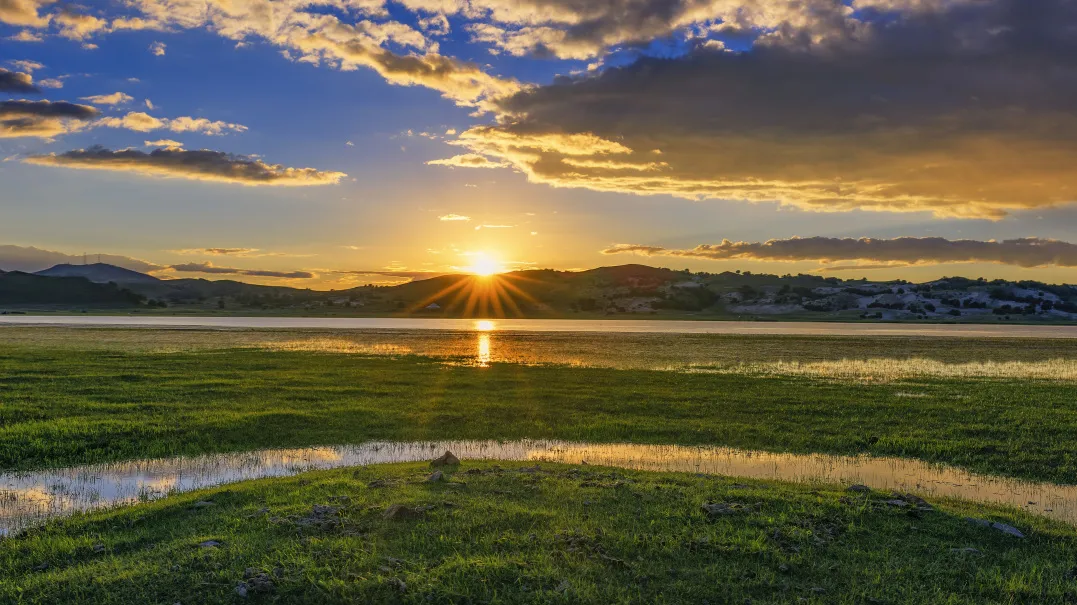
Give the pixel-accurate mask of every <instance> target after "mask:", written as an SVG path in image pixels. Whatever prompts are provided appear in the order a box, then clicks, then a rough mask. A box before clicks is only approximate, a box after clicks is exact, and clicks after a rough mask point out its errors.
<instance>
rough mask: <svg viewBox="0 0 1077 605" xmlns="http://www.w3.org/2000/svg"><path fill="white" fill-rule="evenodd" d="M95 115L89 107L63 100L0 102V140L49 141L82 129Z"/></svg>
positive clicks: (95, 111) (96, 112)
mask: <svg viewBox="0 0 1077 605" xmlns="http://www.w3.org/2000/svg"><path fill="white" fill-rule="evenodd" d="M98 113H99V112H98V111H97V110H96V109H94V108H93V107H90V106H89V105H78V104H76V103H68V102H67V101H55V102H52V101H27V100H25V99H19V100H12V101H3V102H0V139H4V138H9V139H10V138H20V137H37V138H41V139H51V138H52V137H55V136H57V135H61V134H65V133H68V132H76V131H78V130H81V129H83V128H85V127H86V126H87V125H88V124H89V120H90V119H92V118H94V117H95V116H97V115H98Z"/></svg>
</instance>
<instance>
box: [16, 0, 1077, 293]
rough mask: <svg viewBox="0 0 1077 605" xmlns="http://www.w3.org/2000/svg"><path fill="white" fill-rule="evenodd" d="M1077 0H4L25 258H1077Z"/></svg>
mask: <svg viewBox="0 0 1077 605" xmlns="http://www.w3.org/2000/svg"><path fill="white" fill-rule="evenodd" d="M1075 27H1077V5H1075V3H1073V2H1070V1H1068V0H399V1H392V2H388V1H383V0H320V1H315V2H307V1H303V0H277V1H270V0H228V1H225V0H123V1H119V0H117V1H100V2H92V1H88V2H84V3H80V4H76V3H60V2H49V1H41V0H0V38H3V40H2V42H0V160H2V161H0V270H36V269H41V268H45V267H47V266H50V265H51V264H55V263H56V262H82V259H83V256H82V255H83V254H84V253H85V254H88V255H89V256H88V257H87V258H88V259H90V260H96V258H97V255H98V254H100V255H102V257H101V258H102V260H104V261H107V262H113V263H115V264H119V265H123V266H127V267H129V268H133V269H136V270H141V271H147V272H151V273H153V274H154V275H157V276H159V277H164V278H176V277H204V278H209V279H221V278H228V279H240V280H243V281H249V282H252V283H265V284H279V285H289V286H294V287H309V288H315V289H329V288H348V287H353V286H357V285H362V284H366V283H396V282H400V281H405V280H408V279H414V278H417V277H422V276H426V275H432V274H439V273H446V272H456V271H467V270H472V269H475V268H483V269H489V268H491V267H494V268H497V269H503V270H510V269H528V268H554V269H562V270H571V269H584V268H590V267H596V266H604V265H613V264H623V263H629V262H641V263H645V264H650V265H656V266H668V267H673V268H677V269H682V268H687V269H691V270H694V271H709V272H720V271H727V270H736V269H740V270H748V271H753V272H768V273H777V274H786V273H794V274H795V273H802V272H803V273H818V274H821V275H828V276H829V275H833V276H839V277H842V278H860V277H866V278H869V279H899V278H900V279H908V280H913V281H925V280H930V279H936V278H938V277H942V276H945V275H964V276H969V277H981V276H982V277H987V278H1006V279H1035V280H1041V281H1047V282H1055V283H1069V282H1077V277H1075V275H1077V245H1074V244H1073V243H1071V242H1077V235H1075V234H1074V230H1075V229H1077V204H1074V202H1075V201H1077V170H1074V169H1073V167H1074V166H1077V38H1075V37H1074V36H1073V35H1072V33H1071V32H1072V31H1073V30H1074V28H1075Z"/></svg>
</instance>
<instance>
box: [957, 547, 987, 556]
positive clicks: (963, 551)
mask: <svg viewBox="0 0 1077 605" xmlns="http://www.w3.org/2000/svg"><path fill="white" fill-rule="evenodd" d="M950 553H951V554H955V555H979V554H982V553H981V552H980V549H978V548H972V547H968V546H966V547H965V548H951V549H950Z"/></svg>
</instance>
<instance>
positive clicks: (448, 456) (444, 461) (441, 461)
mask: <svg viewBox="0 0 1077 605" xmlns="http://www.w3.org/2000/svg"><path fill="white" fill-rule="evenodd" d="M457 464H460V459H459V458H457V457H456V456H453V454H452V452H449V451H446V452H445V453H444V454H442V455H441V457H440V458H435V459H433V460H431V461H430V466H433V467H438V466H456V465H457Z"/></svg>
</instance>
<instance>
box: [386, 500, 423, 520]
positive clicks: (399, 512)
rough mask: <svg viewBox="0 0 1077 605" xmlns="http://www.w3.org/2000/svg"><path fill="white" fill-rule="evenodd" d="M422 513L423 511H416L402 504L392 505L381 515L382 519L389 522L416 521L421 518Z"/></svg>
mask: <svg viewBox="0 0 1077 605" xmlns="http://www.w3.org/2000/svg"><path fill="white" fill-rule="evenodd" d="M423 512H424V511H421V510H418V509H413V508H408V507H406V506H404V505H403V504H394V505H392V506H390V507H389V508H387V509H385V512H384V513H382V517H383V518H385V519H389V520H398V519H418V518H419V517H421V516H423Z"/></svg>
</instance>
